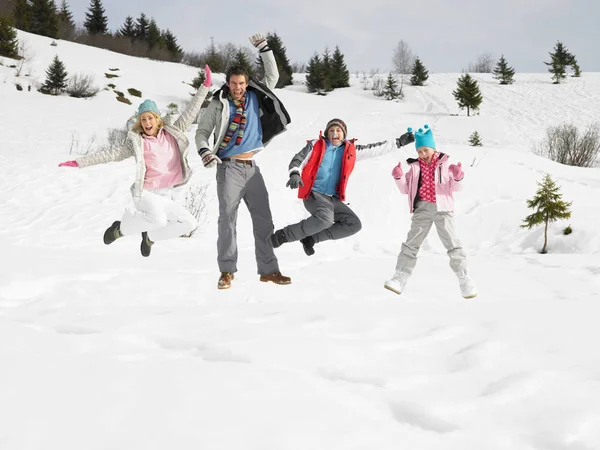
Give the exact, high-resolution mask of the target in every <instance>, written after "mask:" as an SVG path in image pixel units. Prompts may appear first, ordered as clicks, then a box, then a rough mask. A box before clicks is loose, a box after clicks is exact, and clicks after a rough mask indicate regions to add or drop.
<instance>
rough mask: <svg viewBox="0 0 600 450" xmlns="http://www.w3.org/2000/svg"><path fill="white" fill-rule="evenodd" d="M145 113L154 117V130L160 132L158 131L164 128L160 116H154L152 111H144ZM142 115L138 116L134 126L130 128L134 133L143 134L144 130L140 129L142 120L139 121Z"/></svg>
mask: <svg viewBox="0 0 600 450" xmlns="http://www.w3.org/2000/svg"><path fill="white" fill-rule="evenodd" d="M146 112H148V113H150V114H152V115H153V116H154V118H155V119H156V130H157V131H160V129H161V128H162V127H163V126H164V123H163V121H162V119H161V118H160V116H159V115H158V114H156V113H155V112H154V111H146ZM142 114H144V113H142ZM142 114H140V115H139V116H138V117H137V119H136V121H135V124H134V125H133V126H132V127H131V130H132V131H135V132H136V133H143V132H144V130H143V129H142V120H141V117H142Z"/></svg>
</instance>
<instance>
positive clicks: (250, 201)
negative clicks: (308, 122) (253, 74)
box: [196, 33, 291, 289]
mask: <svg viewBox="0 0 600 450" xmlns="http://www.w3.org/2000/svg"><path fill="white" fill-rule="evenodd" d="M250 42H251V43H252V44H253V45H254V46H255V47H256V48H257V49H258V50H259V54H260V57H261V59H262V62H263V64H264V69H265V77H264V79H263V80H262V82H260V81H258V80H255V79H251V78H250V77H249V76H248V73H247V72H246V70H245V69H244V68H243V67H239V66H236V67H232V68H230V69H229V70H228V71H227V74H226V84H225V85H224V86H223V87H222V88H221V89H220V90H219V91H217V92H216V93H215V94H214V96H213V99H212V100H211V102H210V104H209V106H208V108H207V109H206V112H205V113H204V115H203V116H202V118H201V119H200V122H199V124H198V130H197V131H196V146H197V148H198V154H199V155H200V157H201V158H202V163H203V164H204V167H207V168H211V167H215V166H216V167H217V197H218V199H219V222H218V230H219V236H218V239H217V253H218V257H217V260H218V264H219V270H220V271H221V276H220V278H219V282H218V285H217V287H218V288H219V289H228V288H230V287H231V281H232V280H233V279H234V273H235V272H236V271H237V257H238V249H237V241H236V236H237V232H236V222H237V213H238V208H239V206H240V202H241V201H242V200H244V203H246V206H247V207H248V210H249V212H250V216H251V218H252V228H253V232H254V247H255V255H256V264H257V266H258V274H259V275H260V281H263V282H269V281H271V282H273V283H275V284H290V283H291V279H290V278H289V277H286V276H284V275H282V274H281V272H280V271H279V264H278V262H277V257H276V256H275V253H274V251H273V246H272V244H271V241H270V239H269V236H270V235H271V234H272V233H273V228H274V227H273V218H272V215H271V209H270V206H269V194H268V192H267V188H266V186H265V182H264V179H263V177H262V175H261V173H260V169H259V168H258V166H257V165H256V161H255V160H254V155H255V154H256V153H258V152H259V151H261V150H263V149H264V147H266V146H267V144H268V143H269V142H270V141H271V139H273V138H274V137H275V136H277V135H278V134H280V133H281V132H283V131H284V130H285V127H286V125H287V124H288V123H290V116H289V114H288V113H287V111H286V110H285V108H284V106H283V104H282V103H281V102H280V101H279V99H278V98H277V97H276V96H275V95H274V94H273V93H272V92H271V89H273V88H274V87H275V84H276V83H277V80H278V79H279V71H278V70H277V64H276V62H275V57H274V55H273V52H272V51H271V49H270V48H269V46H268V44H267V40H266V38H265V36H264V35H263V34H260V33H259V34H255V35H253V36H251V37H250ZM213 132H214V141H213V145H212V150H211V149H210V147H211V146H210V144H209V143H208V139H209V137H210V135H211V134H212V133H213Z"/></svg>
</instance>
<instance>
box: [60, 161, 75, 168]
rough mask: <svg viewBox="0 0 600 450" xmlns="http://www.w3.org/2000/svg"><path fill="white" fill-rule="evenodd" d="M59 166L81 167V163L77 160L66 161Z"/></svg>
mask: <svg viewBox="0 0 600 450" xmlns="http://www.w3.org/2000/svg"><path fill="white" fill-rule="evenodd" d="M58 167H79V164H77V161H65V162H61V163H60V164H59V165H58Z"/></svg>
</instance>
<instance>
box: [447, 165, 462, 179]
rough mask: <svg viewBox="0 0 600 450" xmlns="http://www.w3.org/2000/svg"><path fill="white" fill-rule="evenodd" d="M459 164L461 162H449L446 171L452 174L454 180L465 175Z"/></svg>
mask: <svg viewBox="0 0 600 450" xmlns="http://www.w3.org/2000/svg"><path fill="white" fill-rule="evenodd" d="M461 165H462V164H461V163H458V164H450V167H448V171H449V172H450V173H451V174H452V176H453V177H454V179H455V180H462V177H464V176H465V173H464V172H463V170H462V168H461Z"/></svg>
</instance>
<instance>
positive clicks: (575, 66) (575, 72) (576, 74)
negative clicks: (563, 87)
mask: <svg viewBox="0 0 600 450" xmlns="http://www.w3.org/2000/svg"><path fill="white" fill-rule="evenodd" d="M571 67H573V75H572V76H573V77H576V78H579V77H580V76H581V68H580V67H579V64H577V60H576V59H575V58H573V63H572V64H571Z"/></svg>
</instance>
